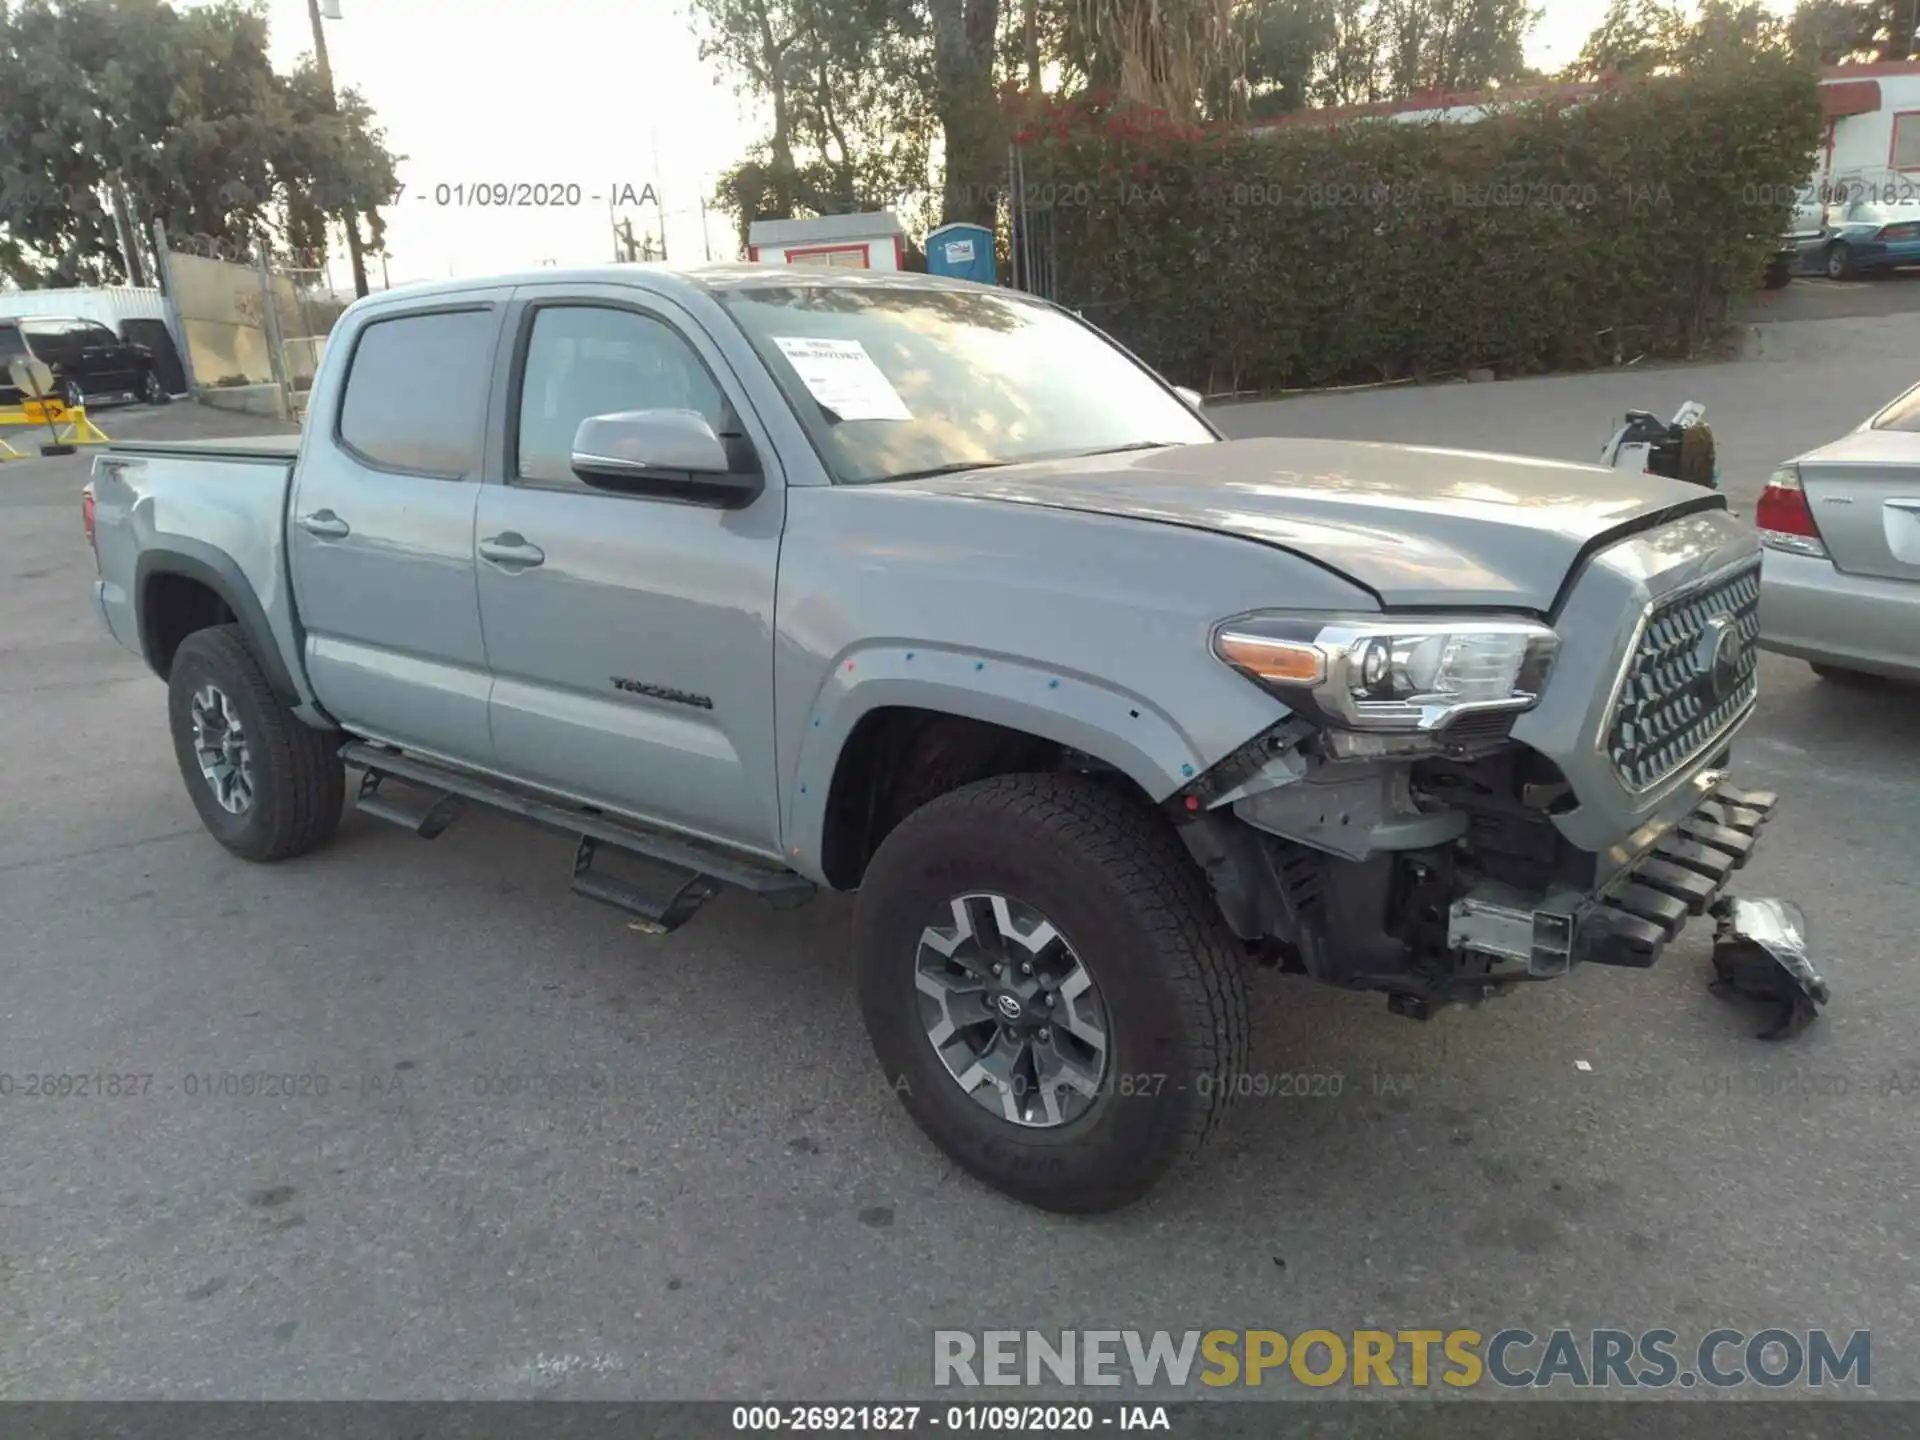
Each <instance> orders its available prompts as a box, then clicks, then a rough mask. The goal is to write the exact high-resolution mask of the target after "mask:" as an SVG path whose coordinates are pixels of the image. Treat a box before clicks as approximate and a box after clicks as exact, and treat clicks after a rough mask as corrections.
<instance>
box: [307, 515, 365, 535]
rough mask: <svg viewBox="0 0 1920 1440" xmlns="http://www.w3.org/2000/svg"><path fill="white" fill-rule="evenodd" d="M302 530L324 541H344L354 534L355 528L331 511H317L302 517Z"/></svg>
mask: <svg viewBox="0 0 1920 1440" xmlns="http://www.w3.org/2000/svg"><path fill="white" fill-rule="evenodd" d="M300 528H301V529H302V530H304V531H306V532H307V533H308V534H309V535H318V536H319V537H320V538H321V539H322V540H344V539H346V538H347V536H348V535H350V534H351V533H352V532H353V527H352V526H351V525H349V524H347V522H346V521H344V520H342V519H341V518H340V517H339V516H338V515H336V514H334V513H333V511H331V510H316V511H314V512H313V513H312V514H311V515H302V516H301V517H300Z"/></svg>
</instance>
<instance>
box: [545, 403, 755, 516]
mask: <svg viewBox="0 0 1920 1440" xmlns="http://www.w3.org/2000/svg"><path fill="white" fill-rule="evenodd" d="M572 464H573V473H574V474H575V475H577V476H579V477H580V479H581V480H582V481H583V482H585V483H586V484H588V485H592V486H593V487H595V488H596V489H600V490H618V491H621V492H623V493H626V494H650V495H660V496H662V497H663V498H668V499H685V500H691V501H694V502H695V503H697V504H702V505H718V506H721V507H722V508H724V509H729V510H731V509H735V508H737V507H739V506H741V505H746V504H749V503H751V502H752V501H753V499H754V498H755V497H756V496H757V495H759V493H760V491H761V490H762V488H764V484H765V482H764V481H763V479H762V478H761V476H760V475H759V473H758V472H757V471H755V472H751V473H745V472H742V471H740V470H738V469H736V468H735V467H734V464H733V462H732V460H731V459H730V458H729V457H728V455H727V446H726V443H725V442H724V441H723V440H721V438H720V437H719V435H718V434H716V433H715V432H714V428H713V426H711V425H709V424H708V423H707V418H706V416H704V415H702V414H700V412H699V411H697V410H627V411H622V412H621V413H619V414H615V415H590V416H588V417H587V418H586V419H585V420H582V421H581V422H580V428H579V429H578V430H576V431H574V435H573V456H572Z"/></svg>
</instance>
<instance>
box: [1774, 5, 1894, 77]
mask: <svg viewBox="0 0 1920 1440" xmlns="http://www.w3.org/2000/svg"><path fill="white" fill-rule="evenodd" d="M1789 33H1790V36H1791V39H1792V43H1793V47H1794V49H1795V50H1797V51H1799V52H1800V53H1801V54H1803V55H1806V56H1808V57H1809V58H1811V59H1814V60H1817V61H1819V62H1820V63H1822V64H1826V65H1836V64H1841V63H1844V62H1846V61H1850V60H1851V61H1868V62H1885V61H1889V60H1916V59H1920V13H1916V11H1915V9H1914V4H1913V0H1802V3H1801V4H1800V5H1799V6H1798V7H1796V8H1795V10H1794V12H1793V19H1792V21H1791V23H1790V26H1789Z"/></svg>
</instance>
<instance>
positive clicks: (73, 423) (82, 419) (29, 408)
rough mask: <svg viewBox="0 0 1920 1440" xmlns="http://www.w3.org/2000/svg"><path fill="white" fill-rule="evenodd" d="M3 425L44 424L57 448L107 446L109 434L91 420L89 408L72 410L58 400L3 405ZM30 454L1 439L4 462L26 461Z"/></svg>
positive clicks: (0, 422) (0, 419)
mask: <svg viewBox="0 0 1920 1440" xmlns="http://www.w3.org/2000/svg"><path fill="white" fill-rule="evenodd" d="M0 425H41V426H45V427H46V429H47V430H48V432H49V433H50V434H51V435H52V437H53V438H52V440H51V442H50V443H52V444H55V445H105V444H107V443H108V439H107V432H106V431H104V430H102V429H101V428H100V427H99V426H98V425H96V424H94V423H93V421H91V420H89V419H88V418H87V407H86V406H84V405H76V406H73V407H72V408H69V407H67V406H65V405H62V404H61V403H60V402H59V401H58V400H25V401H22V402H21V403H20V404H18V405H0ZM27 458H28V457H27V455H26V454H25V453H23V452H22V451H20V450H19V449H17V448H15V447H14V446H12V445H9V444H8V443H7V442H6V440H4V439H0V460H25V459H27Z"/></svg>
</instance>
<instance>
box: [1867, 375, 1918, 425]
mask: <svg viewBox="0 0 1920 1440" xmlns="http://www.w3.org/2000/svg"><path fill="white" fill-rule="evenodd" d="M1873 428H1874V429H1875V430H1907V431H1914V432H1920V385H1916V386H1914V387H1913V388H1912V389H1911V390H1909V391H1907V393H1906V394H1904V395H1902V396H1901V397H1900V398H1899V399H1898V400H1896V401H1894V402H1893V403H1892V404H1891V405H1889V406H1887V408H1886V409H1884V410H1882V411H1881V412H1880V413H1879V414H1878V415H1876V416H1874V417H1873Z"/></svg>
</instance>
